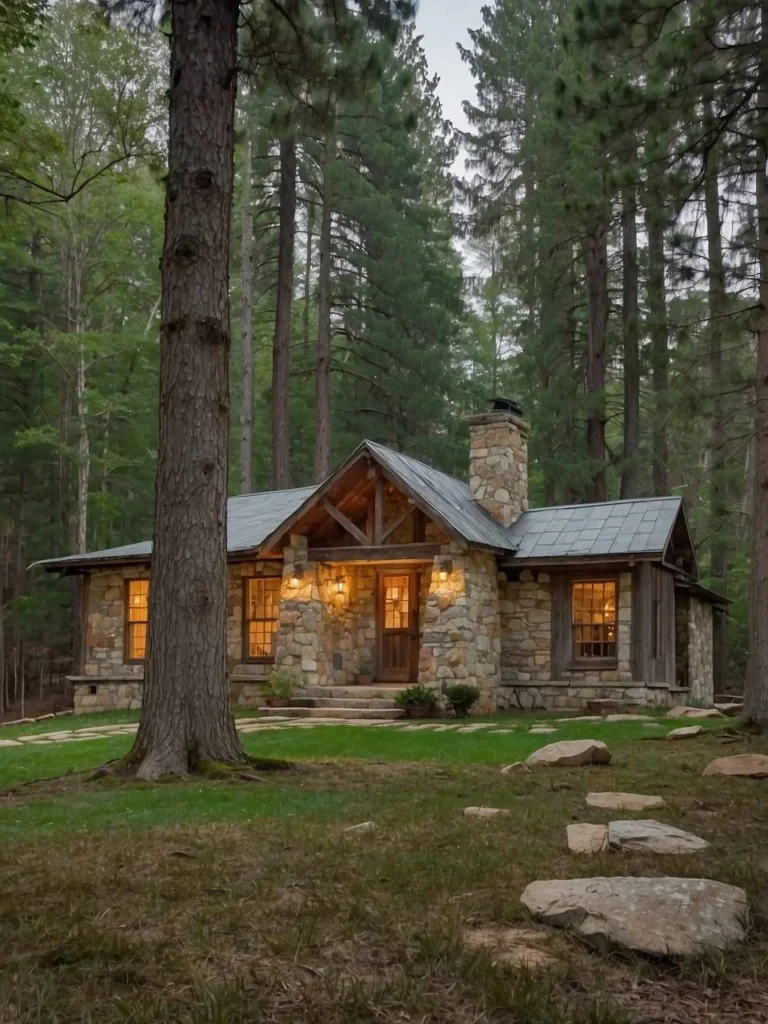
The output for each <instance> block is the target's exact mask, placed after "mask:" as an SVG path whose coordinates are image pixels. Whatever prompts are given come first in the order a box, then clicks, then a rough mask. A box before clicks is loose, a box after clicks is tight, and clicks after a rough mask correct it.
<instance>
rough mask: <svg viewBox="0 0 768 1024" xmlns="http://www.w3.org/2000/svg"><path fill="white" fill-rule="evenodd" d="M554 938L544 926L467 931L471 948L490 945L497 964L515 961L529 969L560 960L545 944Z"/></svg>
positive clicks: (492, 960)
mask: <svg viewBox="0 0 768 1024" xmlns="http://www.w3.org/2000/svg"><path fill="white" fill-rule="evenodd" d="M551 941H552V936H551V934H550V933H549V932H547V931H545V930H543V929H540V928H473V929H471V930H470V931H467V932H465V933H464V942H465V944H466V945H467V946H469V948H470V949H487V950H488V951H489V953H490V954H491V963H493V964H494V965H495V964H511V965H512V966H513V967H524V968H526V969H527V970H532V969H534V968H536V967H551V966H552V964H554V963H556V962H557V960H556V958H555V957H554V956H553V955H552V954H551V953H549V952H547V950H546V949H545V948H543V947H545V946H546V945H547V943H549V942H551Z"/></svg>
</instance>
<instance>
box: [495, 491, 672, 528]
mask: <svg viewBox="0 0 768 1024" xmlns="http://www.w3.org/2000/svg"><path fill="white" fill-rule="evenodd" d="M682 500H683V496H682V495H681V494H654V495H651V496H650V497H648V498H615V499H610V500H608V501H575V502H572V503H571V504H570V505H537V506H536V508H527V509H525V510H524V511H523V512H521V513H520V515H521V516H524V515H525V514H526V513H527V512H550V511H552V510H553V509H559V508H598V507H599V506H600V505H629V504H631V503H632V502H633V501H682ZM512 525H513V526H514V523H513V524H512ZM507 529H509V527H507Z"/></svg>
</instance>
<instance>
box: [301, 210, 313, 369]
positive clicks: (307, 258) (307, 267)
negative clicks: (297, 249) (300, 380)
mask: <svg viewBox="0 0 768 1024" xmlns="http://www.w3.org/2000/svg"><path fill="white" fill-rule="evenodd" d="M314 230H315V205H314V203H313V202H312V199H311V197H308V198H307V248H306V252H305V254H304V323H303V326H304V354H305V356H307V359H309V348H310V339H309V320H310V318H309V312H310V309H311V307H312V238H313V235H314Z"/></svg>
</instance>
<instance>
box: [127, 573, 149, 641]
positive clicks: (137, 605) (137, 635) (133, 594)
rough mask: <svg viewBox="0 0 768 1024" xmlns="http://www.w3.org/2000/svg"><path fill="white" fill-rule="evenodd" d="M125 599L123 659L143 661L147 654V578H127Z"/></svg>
mask: <svg viewBox="0 0 768 1024" xmlns="http://www.w3.org/2000/svg"><path fill="white" fill-rule="evenodd" d="M125 599H126V622H125V660H126V661H143V660H144V658H146V656H147V620H148V618H149V611H148V609H149V580H128V581H127V583H126V587H125Z"/></svg>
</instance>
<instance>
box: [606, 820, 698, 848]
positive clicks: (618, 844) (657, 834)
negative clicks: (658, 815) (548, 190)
mask: <svg viewBox="0 0 768 1024" xmlns="http://www.w3.org/2000/svg"><path fill="white" fill-rule="evenodd" d="M608 845H609V846H610V848H611V849H612V850H629V851H633V852H637V853H663V854H679V853H699V852H700V851H701V850H706V849H707V847H708V846H709V843H708V842H707V841H706V839H701V838H700V837H699V836H695V835H694V834H693V833H692V832H684V831H683V830H682V829H681V828H675V827H674V825H667V824H665V823H664V822H663V821H654V820H653V819H652V818H648V819H646V820H645V821H636V820H634V819H632V820H631V821H611V822H609V824H608Z"/></svg>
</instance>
